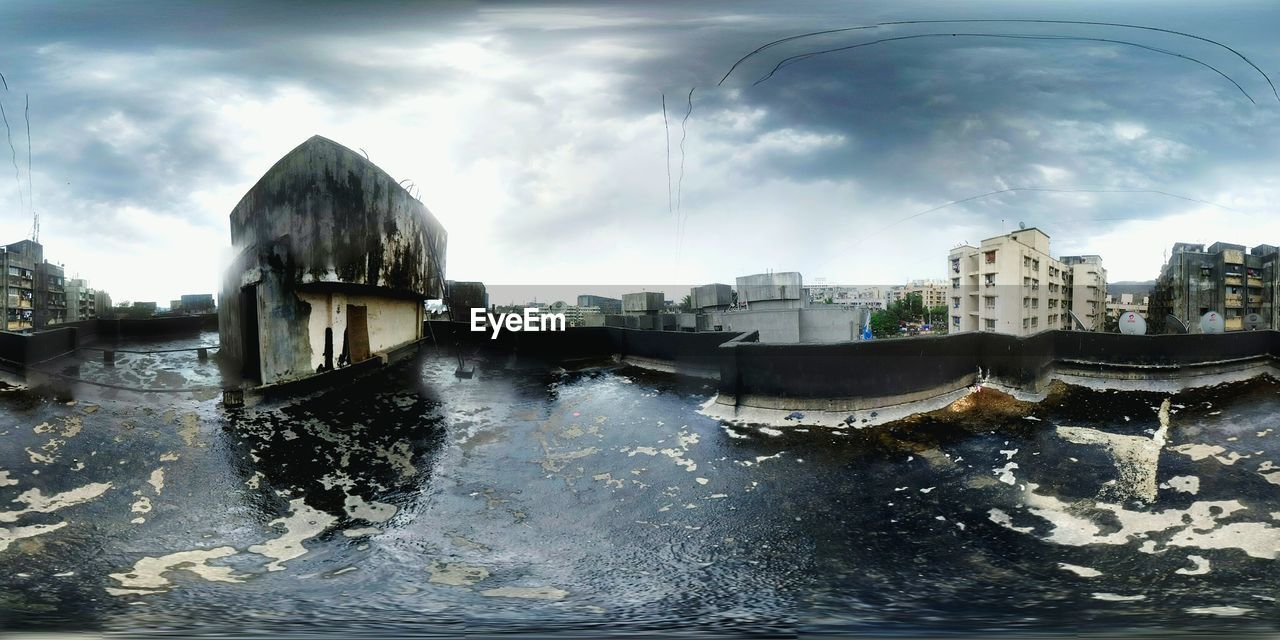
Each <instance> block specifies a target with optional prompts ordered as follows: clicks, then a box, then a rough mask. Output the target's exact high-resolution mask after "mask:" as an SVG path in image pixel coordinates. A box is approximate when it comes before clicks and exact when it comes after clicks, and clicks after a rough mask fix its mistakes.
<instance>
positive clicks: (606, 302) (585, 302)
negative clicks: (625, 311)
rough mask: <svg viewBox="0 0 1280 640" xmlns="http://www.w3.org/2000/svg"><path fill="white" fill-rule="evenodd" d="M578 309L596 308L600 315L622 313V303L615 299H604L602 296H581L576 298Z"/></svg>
mask: <svg viewBox="0 0 1280 640" xmlns="http://www.w3.org/2000/svg"><path fill="white" fill-rule="evenodd" d="M578 306H579V307H596V308H598V309H600V313H606V314H607V313H622V301H621V300H619V299H617V298H606V297H604V296H592V295H582V296H578Z"/></svg>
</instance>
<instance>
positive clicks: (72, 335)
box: [0, 327, 78, 372]
mask: <svg viewBox="0 0 1280 640" xmlns="http://www.w3.org/2000/svg"><path fill="white" fill-rule="evenodd" d="M76 333H77V330H76V329H75V328H73V327H58V328H55V329H47V330H45V331H36V332H34V333H10V332H7V331H0V366H3V367H4V368H6V369H9V370H11V371H18V372H21V371H23V370H24V369H25V368H26V367H28V366H31V365H34V364H37V363H40V362H44V361H46V360H50V359H52V358H56V357H58V356H60V355H63V354H66V353H70V352H72V351H75V349H76V347H77V346H78V344H77V340H76Z"/></svg>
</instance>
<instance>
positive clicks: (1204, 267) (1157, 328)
mask: <svg viewBox="0 0 1280 640" xmlns="http://www.w3.org/2000/svg"><path fill="white" fill-rule="evenodd" d="M1278 262H1280V250H1278V249H1277V248H1276V247H1275V246H1272V245H1267V244H1261V245H1258V246H1256V247H1254V248H1252V249H1246V248H1245V246H1244V245H1239V244H1229V243H1225V242H1215V243H1213V244H1211V245H1209V246H1208V247H1207V248H1206V247H1205V246H1204V245H1203V244H1193V243H1189V242H1178V243H1175V244H1174V245H1173V251H1172V252H1171V253H1170V254H1169V259H1168V260H1167V261H1166V262H1165V264H1164V266H1163V267H1162V268H1161V269H1160V276H1159V277H1158V278H1156V284H1155V288H1154V289H1153V290H1152V292H1151V302H1150V305H1149V307H1148V320H1149V324H1148V326H1149V327H1150V329H1151V331H1152V332H1156V333H1162V332H1164V331H1165V330H1166V329H1168V328H1169V327H1167V326H1166V324H1167V323H1166V321H1165V319H1166V316H1168V315H1173V316H1174V317H1176V318H1178V320H1180V321H1182V323H1184V324H1185V325H1186V326H1187V328H1188V329H1189V330H1190V331H1191V332H1192V333H1196V332H1199V331H1200V318H1201V317H1202V316H1204V314H1206V313H1208V312H1209V311H1217V312H1218V313H1221V314H1222V317H1223V320H1224V325H1225V328H1226V330H1227V331H1240V330H1242V329H1244V327H1245V323H1244V318H1245V316H1247V315H1249V314H1257V315H1258V317H1259V318H1260V320H1261V321H1262V323H1263V325H1264V326H1266V327H1269V328H1274V327H1276V326H1280V325H1278V324H1277V322H1276V312H1277V309H1276V306H1275V305H1274V304H1273V301H1274V300H1275V299H1276V294H1277V293H1278V292H1280V279H1278V277H1277V276H1278V274H1277V269H1276V267H1277V263H1278Z"/></svg>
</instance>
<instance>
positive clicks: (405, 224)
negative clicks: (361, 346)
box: [218, 136, 446, 384]
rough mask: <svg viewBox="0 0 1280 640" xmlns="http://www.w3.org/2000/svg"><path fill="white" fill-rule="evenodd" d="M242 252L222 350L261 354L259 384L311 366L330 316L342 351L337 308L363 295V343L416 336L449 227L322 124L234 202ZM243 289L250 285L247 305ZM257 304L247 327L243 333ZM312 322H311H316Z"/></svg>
mask: <svg viewBox="0 0 1280 640" xmlns="http://www.w3.org/2000/svg"><path fill="white" fill-rule="evenodd" d="M231 240H232V244H233V245H234V247H235V248H236V250H237V251H238V252H239V254H238V256H237V257H236V259H235V260H234V262H233V264H232V265H231V267H230V268H229V269H228V271H227V275H226V278H225V279H224V282H223V286H222V290H221V295H220V297H219V305H218V307H219V309H218V333H219V343H220V352H221V355H222V356H223V357H224V358H226V359H227V360H228V361H230V362H233V363H244V362H252V361H253V359H254V357H255V356H256V357H257V358H258V359H259V361H260V366H259V369H258V371H256V372H253V371H249V372H246V374H248V375H249V376H250V377H256V378H258V380H259V381H260V382H261V383H263V384H277V383H280V382H285V381H289V380H295V379H298V378H300V377H304V376H307V375H311V374H314V373H315V372H316V369H317V367H319V366H320V365H322V364H323V363H324V329H325V328H332V329H333V331H334V336H333V345H334V346H333V362H334V364H335V366H337V360H338V356H339V354H340V353H341V351H342V346H343V341H342V335H343V329H345V328H346V320H345V317H346V316H345V309H346V307H347V306H348V305H350V304H359V303H358V302H355V301H356V300H364V301H365V302H367V303H368V304H364V305H361V306H365V307H367V311H368V328H369V348H370V351H371V353H372V352H377V351H383V350H386V349H390V348H392V347H396V346H399V345H403V344H405V343H407V342H411V341H413V340H415V339H417V338H418V337H420V334H419V332H420V330H421V326H422V322H421V321H422V318H421V309H420V307H421V302H422V300H423V299H426V298H438V297H441V296H442V295H443V291H444V284H443V283H444V279H443V278H444V273H443V270H444V264H445V245H446V234H445V231H444V228H443V227H442V226H441V225H440V223H439V221H437V220H436V219H435V217H434V216H432V215H431V213H430V212H429V211H428V210H427V208H426V207H425V206H423V204H422V203H421V202H419V201H418V200H417V199H415V198H413V197H412V196H411V195H410V194H409V193H408V192H407V191H405V190H404V189H403V188H401V187H400V186H399V185H398V184H397V183H396V181H395V180H394V179H393V178H392V177H391V176H389V175H387V173H386V172H384V171H383V170H382V169H379V168H378V167H376V166H374V165H373V164H372V163H371V162H369V161H368V160H367V159H365V158H364V157H363V156H361V155H360V154H358V153H356V152H354V151H352V150H350V149H347V148H346V147H343V146H342V145H339V144H337V143H335V142H333V141H331V140H327V139H325V138H322V137H320V136H315V137H312V138H311V139H309V140H307V141H306V142H304V143H302V144H301V145H299V146H298V147H297V148H295V149H294V150H293V151H291V152H289V153H288V154H287V155H285V156H284V157H283V158H281V159H280V161H279V162H277V163H276V164H275V165H274V166H273V167H271V169H270V170H268V171H267V173H266V174H264V175H263V176H262V178H261V179H260V180H259V181H258V183H257V184H255V185H254V186H253V188H252V189H250V190H249V192H248V193H246V194H245V196H244V198H243V199H241V201H240V203H239V204H237V205H236V207H235V209H234V210H233V211H232V212H231ZM242 292H243V293H244V295H246V296H251V298H252V306H248V307H246V304H245V300H244V299H242V297H241V295H242ZM250 313H253V314H256V322H257V327H258V330H257V332H256V341H257V349H256V353H249V352H251V351H254V348H253V346H252V345H253V344H254V336H246V335H242V334H243V332H244V326H245V324H246V322H247V319H249V318H251V316H248V315H247V314H250ZM317 332H318V333H317Z"/></svg>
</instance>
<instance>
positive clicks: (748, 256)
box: [0, 1, 1280, 306]
mask: <svg viewBox="0 0 1280 640" xmlns="http://www.w3.org/2000/svg"><path fill="white" fill-rule="evenodd" d="M974 19H1000V20H1010V19H1019V20H1075V21H1102V22H1113V23H1124V24H1130V25H1145V26H1153V27H1158V28H1164V29H1170V30H1176V31H1181V32H1186V33H1189V34H1194V35H1196V36H1201V37H1204V38H1207V39H1211V40H1213V41H1216V42H1219V43H1222V44H1225V45H1228V46H1230V47H1231V48H1232V49H1234V50H1235V51H1236V52H1239V54H1240V55H1242V56H1244V57H1247V58H1248V61H1246V60H1243V59H1242V58H1241V57H1240V56H1237V55H1235V54H1233V53H1232V52H1230V51H1228V50H1226V49H1224V48H1222V47H1220V46H1217V45H1216V44H1214V43H1213V42H1207V41H1204V40H1198V39H1195V38H1191V37H1186V36H1179V35H1176V34H1170V33H1164V32H1153V31H1144V30H1135V29H1128V28H1122V27H1114V26H1113V27H1103V26H1086V25H1069V24H1061V23H1058V24H1044V23H972V22H970V23H965V22H950V23H946V24H898V25H883V26H878V27H875V28H871V29H861V30H856V31H846V32H841V33H829V34H825V35H820V36H815V37H811V38H804V39H798V40H793V41H788V42H784V43H780V44H778V45H776V46H774V47H770V48H768V49H765V50H763V51H762V52H761V53H760V54H759V55H758V56H756V57H754V58H752V59H750V60H748V61H746V62H744V63H743V64H742V65H740V66H739V67H738V68H737V69H736V70H734V72H733V73H732V74H731V75H729V76H728V78H727V79H726V80H725V81H724V83H723V85H718V83H719V82H720V80H721V78H722V77H724V76H725V74H726V72H727V71H729V69H730V67H731V66H732V65H733V64H734V62H735V61H737V60H738V59H739V58H741V57H742V56H744V55H746V54H748V53H750V52H751V51H753V50H755V49H756V48H758V47H760V46H761V45H764V44H766V43H769V42H771V41H774V40H777V39H779V38H785V37H788V36H793V35H797V34H802V33H805V32H810V31H816V30H823V29H833V28H840V27H853V26H858V25H863V26H865V25H872V24H875V23H883V22H890V21H908V20H974ZM1277 24H1280V6H1277V5H1275V4H1274V3H1266V2H1239V3H1227V4H1223V3H1215V4H1212V5H1206V4H1197V3H1160V4H1156V3H1142V4H1137V3H1134V4H1124V5H1116V4H1115V3H1107V2H1083V3H1070V4H1066V3H1032V2H1021V3H1014V2H973V3H964V4H945V5H940V4H936V3H924V2H905V3H902V2H869V3H856V4H850V3H836V2H813V3H798V4H795V3H788V4H786V5H776V4H772V3H697V4H692V5H690V6H681V5H675V4H666V3H663V4H654V3H633V4H620V3H612V4H605V5H600V6H590V5H585V4H578V3H565V4H562V5H556V6H529V5H527V4H525V3H474V4H473V3H443V4H434V5H430V6H425V5H419V4H407V5H392V4H366V3H350V4H348V3H324V4H321V5H314V4H305V5H301V4H296V3H287V2H282V3H250V2H218V3H205V4H194V3H167V2H155V3H147V2H139V3H126V4H115V5H112V4H68V3H42V2H26V1H17V2H8V3H5V4H4V5H2V6H0V53H3V55H0V74H3V75H4V78H5V82H6V83H7V85H8V89H7V90H5V89H4V88H3V87H0V103H2V104H3V106H4V109H5V114H6V119H7V120H8V123H9V132H8V134H9V135H8V138H7V139H6V140H0V232H2V233H3V236H2V237H0V241H3V242H5V243H11V242H16V241H18V240H21V239H23V238H26V237H28V236H29V233H30V228H31V208H32V205H31V203H29V202H28V199H29V198H30V199H31V200H33V202H34V208H35V209H36V210H38V211H39V212H40V214H41V238H40V239H41V242H42V243H43V244H44V245H45V254H46V256H47V257H48V258H50V259H51V260H52V261H55V262H59V263H63V264H65V265H66V271H67V277H69V278H70V277H76V276H77V275H78V276H81V277H85V278H87V279H89V280H90V283H91V286H93V287H95V288H100V289H104V290H106V291H107V292H108V293H110V294H111V296H112V297H113V299H115V300H117V301H121V300H148V301H156V302H158V303H160V304H161V305H162V306H163V305H164V304H167V303H168V301H169V300H171V299H175V298H177V297H178V296H179V295H181V294H184V293H208V292H216V291H217V290H218V289H219V282H220V281H221V277H222V271H223V268H224V265H225V264H226V262H227V261H228V260H229V258H230V251H231V248H230V237H229V236H230V234H229V229H228V220H227V217H228V215H229V213H230V211H231V209H232V208H233V207H234V206H235V204H236V203H237V202H238V200H239V199H240V197H241V196H242V195H243V194H244V193H245V192H246V191H247V190H248V189H249V187H250V186H251V185H252V184H253V183H254V182H255V181H256V180H257V178H258V177H259V176H260V175H262V173H263V172H265V171H266V170H267V168H268V167H270V166H271V165H272V164H273V163H274V162H275V161H276V160H277V159H279V158H280V157H281V156H282V155H284V154H285V153H287V152H288V151H289V150H290V149H292V148H293V147H294V146H296V145H298V144H300V143H301V142H302V141H304V140H305V139H307V138H308V137H310V136H311V135H313V134H320V135H324V136H326V137H329V138H332V139H334V140H335V141H337V142H340V143H342V144H344V145H346V146H348V147H351V148H352V149H362V150H363V151H364V152H366V153H367V154H368V155H369V157H370V158H371V159H372V161H373V162H374V163H376V164H378V165H379V166H381V167H382V168H383V169H385V170H387V171H388V172H389V173H390V174H391V175H392V176H394V177H395V178H397V179H402V178H404V179H408V180H411V181H412V184H413V185H414V186H415V188H416V191H417V192H418V193H419V194H420V197H421V199H422V201H423V202H424V203H425V204H426V206H427V207H428V208H429V209H431V211H432V212H433V213H434V214H435V215H436V216H437V217H438V218H439V219H440V220H441V222H442V223H443V224H444V225H445V227H446V229H447V231H448V234H449V250H448V255H447V258H446V261H447V272H448V273H447V276H448V277H449V278H450V279H455V280H480V281H483V282H485V283H486V284H488V285H490V286H495V287H500V286H511V287H516V286H547V285H558V286H565V287H570V288H573V287H579V288H580V290H581V291H582V292H583V293H588V292H592V290H593V289H598V288H601V287H610V286H619V287H623V288H635V287H642V286H645V285H640V284H636V283H645V282H692V283H695V284H702V283H709V282H725V283H730V284H731V283H732V282H733V279H734V278H735V277H736V276H740V275H745V274H749V273H759V272H763V271H766V270H770V269H772V270H775V271H799V272H801V273H802V274H804V277H805V279H806V281H811V280H813V279H816V278H825V279H827V281H829V282H831V283H836V284H863V283H884V284H898V283H904V282H906V281H907V280H910V279H919V278H944V277H945V276H946V272H945V270H946V254H947V251H948V250H949V249H950V248H951V247H954V246H956V245H957V244H960V243H961V242H964V241H969V242H977V241H980V240H981V239H983V238H987V237H991V236H995V235H998V234H1000V233H1001V232H1002V229H1003V230H1005V231H1007V230H1011V229H1013V228H1016V226H1017V225H1018V223H1019V222H1025V223H1026V224H1027V225H1028V226H1037V227H1039V228H1041V229H1043V230H1045V231H1046V232H1047V233H1048V234H1049V235H1050V236H1051V253H1052V254H1053V255H1055V256H1059V255H1063V254H1067V255H1070V254H1082V253H1092V254H1099V255H1101V256H1102V257H1103V260H1104V265H1105V266H1106V268H1107V270H1108V274H1109V276H1110V278H1111V279H1112V280H1113V281H1123V280H1137V281H1142V280H1149V279H1152V278H1154V277H1155V276H1156V275H1157V273H1158V271H1159V268H1160V265H1161V263H1162V260H1163V256H1164V255H1165V253H1166V252H1167V251H1168V250H1169V248H1170V247H1171V246H1172V245H1173V243H1174V242H1178V241H1185V242H1206V243H1208V242H1215V241H1224V242H1232V243H1239V244H1245V245H1248V246H1253V245H1256V244H1260V243H1270V244H1280V216H1277V215H1275V214H1276V211H1275V208H1276V207H1275V205H1276V203H1277V202H1280V99H1277V97H1276V96H1275V95H1273V88H1272V87H1271V86H1270V85H1269V84H1268V82H1267V80H1266V78H1264V77H1263V75H1262V73H1263V72H1265V73H1266V74H1268V75H1270V76H1271V79H1272V81H1276V80H1280V40H1278V39H1277V38H1275V37H1274V27H1275V25H1277ZM951 34H958V35H951ZM873 43H874V44H873ZM853 45H861V46H853ZM847 47H853V48H847ZM838 48H845V49H844V50H843V51H837V52H831V53H824V54H822V55H814V56H809V57H803V56H804V55H805V54H808V53H813V52H816V51H820V50H828V49H838ZM792 56H802V57H799V58H794V59H792V58H791V57H792ZM1250 62H1251V63H1253V64H1256V65H1257V67H1258V68H1259V69H1261V72H1259V71H1258V70H1257V69H1254V68H1253V67H1252V66H1251V65H1250V64H1249V63H1250ZM779 65H780V66H779ZM775 66H777V67H778V68H777V71H776V73H773V75H772V76H769V74H770V72H771V71H773V70H774V68H775ZM766 76H769V77H768V79H767V80H765V81H763V82H760V83H759V84H755V83H756V82H757V80H760V79H762V78H765V77H766ZM1237 83H1238V85H1239V86H1236V85H1237ZM691 88H694V90H693V93H692V98H690V95H689V92H690V89H691ZM1246 94H1247V96H1246ZM26 96H29V98H30V123H31V125H30V131H31V142H32V144H31V147H30V152H31V171H30V174H28V170H27V158H26V153H27V150H28V148H27V145H26V131H27V130H26V124H25V120H24V113H23V107H24V97H26ZM664 96H665V103H666V122H665V125H664V114H663V110H662V105H663V99H664ZM690 103H692V111H690V110H689V109H690ZM686 114H688V117H687V120H686ZM9 140H12V145H13V146H12V148H10V143H9ZM668 149H669V152H668ZM682 149H683V151H682ZM11 160H12V162H11ZM15 165H16V166H15ZM15 174H16V175H15ZM668 175H670V179H669V178H668ZM407 184H408V183H407ZM1030 189H1034V190H1030ZM996 191H1003V193H998V194H994V195H989V196H983V194H988V193H991V192H996ZM1157 192H1163V193H1157ZM976 196H983V197H976ZM957 201H962V202H958V203H957V204H953V205H950V206H945V207H941V208H939V207H940V206H941V205H945V204H947V203H951V202H957ZM578 283H582V284H578ZM686 289H687V287H686ZM665 293H667V296H668V298H669V299H674V300H679V299H680V297H682V296H683V295H684V292H680V293H679V294H678V295H677V293H676V292H665ZM574 297H575V298H576V295H575V296H574ZM566 301H568V300H566Z"/></svg>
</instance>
